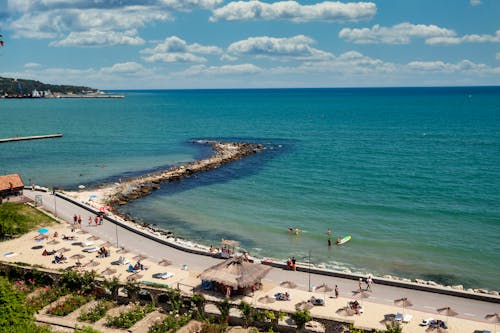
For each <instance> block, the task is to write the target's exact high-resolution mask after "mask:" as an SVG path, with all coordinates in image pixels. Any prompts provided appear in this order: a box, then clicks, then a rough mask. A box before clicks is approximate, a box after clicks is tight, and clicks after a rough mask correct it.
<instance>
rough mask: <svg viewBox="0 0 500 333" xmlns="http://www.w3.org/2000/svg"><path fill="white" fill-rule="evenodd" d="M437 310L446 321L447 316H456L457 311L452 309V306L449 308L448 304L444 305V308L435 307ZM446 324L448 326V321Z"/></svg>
mask: <svg viewBox="0 0 500 333" xmlns="http://www.w3.org/2000/svg"><path fill="white" fill-rule="evenodd" d="M437 312H438V313H439V314H441V315H443V316H446V321H447V322H448V318H449V317H455V316H458V312H456V311H453V309H452V308H450V307H449V306H445V307H444V308H441V309H437ZM447 324H448V327H449V326H450V325H449V322H448V323H447Z"/></svg>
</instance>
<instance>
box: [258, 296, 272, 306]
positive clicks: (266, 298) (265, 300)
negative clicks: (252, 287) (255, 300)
mask: <svg viewBox="0 0 500 333" xmlns="http://www.w3.org/2000/svg"><path fill="white" fill-rule="evenodd" d="M259 302H261V303H264V304H269V303H274V302H276V300H275V299H274V297H271V296H269V295H266V296H264V297H261V298H259Z"/></svg>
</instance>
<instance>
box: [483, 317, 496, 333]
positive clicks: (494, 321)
mask: <svg viewBox="0 0 500 333" xmlns="http://www.w3.org/2000/svg"><path fill="white" fill-rule="evenodd" d="M484 319H486V320H487V321H489V322H490V323H493V324H495V332H496V331H497V324H498V323H500V316H499V315H498V313H490V314H487V315H486V316H484Z"/></svg>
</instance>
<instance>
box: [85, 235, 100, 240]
mask: <svg viewBox="0 0 500 333" xmlns="http://www.w3.org/2000/svg"><path fill="white" fill-rule="evenodd" d="M87 240H89V241H96V240H99V237H97V236H90V237H89V238H87Z"/></svg>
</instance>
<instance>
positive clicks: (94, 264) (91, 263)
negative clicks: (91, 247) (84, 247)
mask: <svg viewBox="0 0 500 333" xmlns="http://www.w3.org/2000/svg"><path fill="white" fill-rule="evenodd" d="M100 264H101V263H100V262H98V261H94V260H91V261H89V262H88V263H86V264H85V265H83V266H84V267H96V266H99V265H100Z"/></svg>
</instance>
